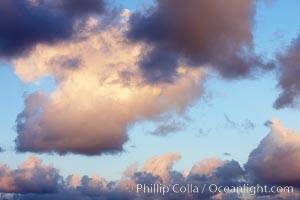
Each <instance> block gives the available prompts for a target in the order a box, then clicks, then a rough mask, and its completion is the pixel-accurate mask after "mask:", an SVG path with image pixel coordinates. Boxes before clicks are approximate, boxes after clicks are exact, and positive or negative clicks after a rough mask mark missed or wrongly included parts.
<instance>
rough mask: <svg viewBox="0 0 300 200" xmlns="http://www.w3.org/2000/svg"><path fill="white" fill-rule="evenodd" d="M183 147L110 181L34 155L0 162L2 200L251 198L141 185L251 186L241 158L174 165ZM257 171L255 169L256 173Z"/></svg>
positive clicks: (269, 196)
mask: <svg viewBox="0 0 300 200" xmlns="http://www.w3.org/2000/svg"><path fill="white" fill-rule="evenodd" d="M180 158H181V155H180V154H179V153H166V154H163V155H159V156H153V157H151V158H149V159H148V160H147V161H146V162H145V164H144V166H143V167H142V168H140V169H139V167H138V164H137V163H134V164H132V165H131V166H129V167H128V168H127V169H126V170H125V171H124V176H123V177H122V178H121V179H119V180H117V181H108V180H106V179H104V178H102V177H100V176H97V175H90V176H88V175H83V176H81V175H78V174H73V175H70V176H68V177H67V178H62V177H61V176H60V175H59V174H58V170H57V169H56V168H54V167H53V166H50V165H48V166H47V165H43V164H42V161H41V160H40V159H38V158H36V157H29V158H28V160H27V161H25V162H24V164H22V165H20V166H19V167H18V169H15V170H13V169H10V168H9V167H8V166H6V165H5V164H0V183H1V184H0V200H4V199H5V200H10V199H11V200H12V199H14V200H29V199H30V200H50V199H58V200H61V199H64V200H68V199H75V200H76V199H78V200H79V199H86V200H99V199H105V200H121V199H123V200H124V199H125V200H127V199H128V200H130V199H131V200H138V199H145V200H161V199H166V200H177V199H178V200H179V199H187V200H196V199H208V200H213V199H215V200H216V199H220V200H221V199H222V200H226V199H250V197H249V196H248V197H247V194H244V195H240V194H237V193H228V194H225V193H218V192H212V191H209V190H208V188H206V189H205V190H204V191H203V192H202V191H201V192H198V193H188V192H184V193H175V192H173V191H170V192H168V193H166V194H164V195H162V194H161V193H158V192H148V193H147V192H143V191H137V189H136V188H137V184H146V185H147V186H150V187H151V184H152V186H153V184H154V183H156V184H161V186H170V187H171V186H173V185H174V184H179V185H180V186H187V185H191V184H192V185H194V186H198V187H199V188H200V189H201V188H202V187H203V185H204V184H207V186H209V184H216V185H221V186H229V187H232V186H237V187H238V186H240V187H243V184H247V185H248V186H251V185H252V184H253V183H251V180H250V179H248V177H249V176H248V175H249V174H248V171H247V169H246V170H244V169H243V168H241V166H240V165H239V163H238V162H236V161H234V160H231V161H221V160H220V159H218V158H210V159H206V160H202V161H199V162H198V163H196V164H195V165H194V166H193V167H192V169H191V170H187V171H183V172H181V171H176V170H174V168H173V165H174V163H175V162H176V161H179V159H180ZM252 175H253V174H252ZM297 196H298V192H297V191H296V190H295V191H294V193H293V194H292V193H290V194H288V193H279V194H266V195H263V196H261V195H260V194H257V195H253V196H251V199H253V200H263V199H265V200H267V199H290V200H292V199H297Z"/></svg>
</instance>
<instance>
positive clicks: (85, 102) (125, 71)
mask: <svg viewBox="0 0 300 200" xmlns="http://www.w3.org/2000/svg"><path fill="white" fill-rule="evenodd" d="M124 15H126V14H124ZM124 18H126V16H125V17H124ZM122 23H125V24H122ZM122 23H121V22H120V24H117V25H115V24H114V25H111V26H108V27H106V29H104V30H103V29H98V27H99V24H101V21H99V19H96V18H89V20H87V22H86V24H85V25H84V26H83V27H82V30H81V32H80V35H79V36H78V37H81V38H83V39H81V40H72V41H64V42H60V43H58V44H55V45H47V44H38V45H36V48H35V49H34V50H33V51H32V52H31V53H30V54H29V55H28V56H27V57H26V58H23V57H22V58H16V59H14V61H13V63H14V66H15V71H16V74H17V75H18V76H19V77H20V78H21V79H22V80H23V81H25V82H37V81H38V80H39V79H40V78H41V77H46V76H53V77H54V78H55V80H56V90H55V91H53V92H51V93H45V92H42V91H38V92H36V93H33V94H30V95H28V96H27V97H26V99H25V109H24V110H23V111H22V112H21V113H20V114H19V115H18V117H17V120H16V122H17V126H16V127H17V132H18V136H17V138H16V145H17V151H20V152H27V151H30V152H40V153H41V152H57V153H59V154H66V153H78V154H86V155H95V154H101V153H115V152H120V151H122V150H123V144H124V143H125V142H126V141H127V140H128V136H127V129H128V127H129V126H130V125H132V124H133V123H135V122H137V121H140V120H154V119H158V118H159V117H160V116H161V115H163V114H166V113H168V114H172V113H177V114H179V115H180V114H181V113H184V111H185V109H186V108H187V107H189V106H191V105H193V104H194V103H195V102H196V100H198V99H199V97H200V96H201V94H202V91H203V90H202V81H203V80H205V79H204V70H203V69H194V68H188V67H186V66H181V67H180V68H178V74H179V75H178V77H177V79H176V82H174V83H158V84H155V85H148V84H147V83H146V82H145V79H144V77H143V76H142V75H141V73H140V70H139V67H138V66H137V65H136V63H137V59H138V55H139V54H140V53H141V52H142V51H143V48H142V46H141V45H137V44H136V45H134V44H131V43H128V40H127V39H126V38H125V37H124V32H125V30H126V22H122ZM183 94H184V95H183Z"/></svg>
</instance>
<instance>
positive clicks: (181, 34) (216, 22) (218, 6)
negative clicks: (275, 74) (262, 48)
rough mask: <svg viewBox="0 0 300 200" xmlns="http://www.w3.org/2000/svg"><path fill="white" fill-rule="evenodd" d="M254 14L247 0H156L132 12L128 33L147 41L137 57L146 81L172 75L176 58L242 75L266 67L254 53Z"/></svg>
mask: <svg viewBox="0 0 300 200" xmlns="http://www.w3.org/2000/svg"><path fill="white" fill-rule="evenodd" d="M254 14H255V1H252V0H246V1H239V0H230V1H226V2H224V1H221V2H220V1H217V0H203V1H198V0H191V1H189V2H188V3H187V2H186V1H184V0H172V1H171V0H160V1H156V5H155V6H153V7H150V8H148V9H146V10H143V11H140V12H134V13H133V14H132V15H131V17H130V22H129V23H130V29H129V31H128V38H129V39H131V40H132V41H135V42H144V43H146V44H147V45H148V47H149V46H150V47H149V48H148V50H147V51H146V53H145V54H142V55H141V60H140V66H141V68H142V70H143V72H144V74H145V76H146V77H147V78H148V80H149V81H152V82H153V81H154V82H155V81H170V80H172V79H173V78H174V77H176V68H177V67H178V64H179V63H180V62H183V63H187V64H189V65H192V66H203V65H209V66H211V67H213V68H214V69H216V70H217V71H218V72H219V73H220V74H221V75H222V76H223V77H226V78H237V77H243V76H247V75H249V74H250V73H251V72H252V69H254V68H256V67H263V66H264V67H266V66H265V65H264V64H263V63H262V61H261V58H260V57H259V56H257V55H255V54H254V53H253V36H252V28H253V23H254ZM270 66H271V65H270ZM270 66H269V65H268V67H270Z"/></svg>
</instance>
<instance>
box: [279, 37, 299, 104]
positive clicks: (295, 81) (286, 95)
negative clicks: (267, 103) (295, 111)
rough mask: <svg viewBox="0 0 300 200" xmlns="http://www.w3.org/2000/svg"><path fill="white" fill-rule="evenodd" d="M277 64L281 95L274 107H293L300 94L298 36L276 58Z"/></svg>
mask: <svg viewBox="0 0 300 200" xmlns="http://www.w3.org/2000/svg"><path fill="white" fill-rule="evenodd" d="M277 59H278V64H279V82H278V87H279V88H280V89H281V93H280V94H279V96H278V98H277V99H276V101H275V103H274V107H275V108H277V109H279V108H284V107H295V106H297V105H298V101H297V100H298V97H299V94H300V81H299V78H298V74H299V73H300V36H298V38H296V39H294V40H293V41H292V43H291V45H290V46H289V47H288V49H287V50H286V52H285V53H281V54H279V55H278V56H277Z"/></svg>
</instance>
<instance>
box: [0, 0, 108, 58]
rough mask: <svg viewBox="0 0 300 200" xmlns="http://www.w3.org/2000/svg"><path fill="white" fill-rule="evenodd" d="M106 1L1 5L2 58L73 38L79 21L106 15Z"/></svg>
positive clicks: (11, 0)
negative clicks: (92, 16)
mask: <svg viewBox="0 0 300 200" xmlns="http://www.w3.org/2000/svg"><path fill="white" fill-rule="evenodd" d="M104 8H105V3H104V0H89V1H84V0H63V1H58V0H54V1H50V0H24V1H19V0H2V1H0V56H2V57H12V56H18V55H22V54H24V53H26V51H27V50H30V49H31V48H32V47H33V46H34V45H35V44H37V43H54V42H56V41H59V40H63V39H68V38H70V37H71V36H72V35H73V33H74V32H75V27H74V24H75V22H76V19H78V18H81V17H84V16H86V15H87V14H102V13H103V12H104V10H105V9H104Z"/></svg>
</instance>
